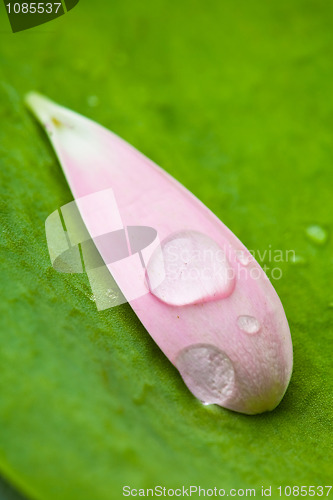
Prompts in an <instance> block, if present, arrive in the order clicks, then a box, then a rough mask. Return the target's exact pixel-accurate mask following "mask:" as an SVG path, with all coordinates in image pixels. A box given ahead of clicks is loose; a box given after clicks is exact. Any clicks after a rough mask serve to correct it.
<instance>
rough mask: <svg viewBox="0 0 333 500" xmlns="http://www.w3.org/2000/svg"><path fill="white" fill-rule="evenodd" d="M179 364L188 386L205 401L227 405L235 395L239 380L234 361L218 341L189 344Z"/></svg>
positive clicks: (179, 356) (206, 402)
mask: <svg viewBox="0 0 333 500" xmlns="http://www.w3.org/2000/svg"><path fill="white" fill-rule="evenodd" d="M175 365H176V367H177V369H178V370H179V372H180V374H181V376H182V378H183V380H184V382H185V384H186V385H187V387H188V388H189V389H190V391H191V392H192V393H193V394H194V395H195V396H196V397H197V398H198V399H200V400H201V401H203V403H204V404H206V405H209V404H219V405H223V404H224V403H225V402H226V401H227V399H228V398H229V397H230V396H231V395H232V392H233V388H234V381H235V373H234V368H233V365H232V362H231V360H230V358H229V357H228V356H227V355H226V353H225V352H223V351H221V350H220V349H218V348H217V347H215V346H214V345H210V344H196V345H192V346H189V347H186V348H185V349H183V350H182V351H181V352H180V353H179V355H178V357H177V359H176V362H175Z"/></svg>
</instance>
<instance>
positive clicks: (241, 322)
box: [237, 315, 261, 334]
mask: <svg viewBox="0 0 333 500" xmlns="http://www.w3.org/2000/svg"><path fill="white" fill-rule="evenodd" d="M237 325H238V327H239V328H240V329H241V330H242V331H243V332H245V333H250V334H252V333H257V332H259V330H260V328H261V325H260V323H259V321H258V320H257V318H255V317H254V316H246V315H244V316H238V318H237Z"/></svg>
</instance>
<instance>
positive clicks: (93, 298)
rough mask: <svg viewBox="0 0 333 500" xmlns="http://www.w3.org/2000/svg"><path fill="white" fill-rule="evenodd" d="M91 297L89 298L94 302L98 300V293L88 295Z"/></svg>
mask: <svg viewBox="0 0 333 500" xmlns="http://www.w3.org/2000/svg"><path fill="white" fill-rule="evenodd" d="M88 297H89V300H91V301H92V302H96V295H94V294H92V295H88Z"/></svg>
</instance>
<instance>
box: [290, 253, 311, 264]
mask: <svg viewBox="0 0 333 500" xmlns="http://www.w3.org/2000/svg"><path fill="white" fill-rule="evenodd" d="M290 262H291V264H296V265H302V264H306V263H307V260H306V258H305V257H303V256H302V255H296V254H294V255H292V256H291V258H290Z"/></svg>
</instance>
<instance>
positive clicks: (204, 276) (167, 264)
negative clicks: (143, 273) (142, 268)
mask: <svg viewBox="0 0 333 500" xmlns="http://www.w3.org/2000/svg"><path fill="white" fill-rule="evenodd" d="M234 274H235V273H234V272H233V268H232V267H231V266H230V263H229V261H228V259H227V257H226V255H225V253H224V251H223V250H222V248H221V247H220V246H219V245H218V244H217V243H215V241H214V240H212V239H211V238H209V237H208V236H206V235H204V234H202V233H199V232H196V231H183V232H180V233H176V234H174V235H171V236H170V237H169V238H167V239H165V240H164V241H162V243H161V246H160V247H159V248H158V249H157V250H156V251H155V252H154V253H153V255H152V257H151V259H150V261H149V262H148V265H147V278H148V280H147V281H148V285H149V289H150V291H151V293H152V294H153V295H155V297H157V298H158V299H159V300H161V301H163V302H165V303H167V304H170V305H174V306H182V305H188V304H196V303H199V302H200V303H202V302H207V301H210V300H217V299H221V298H224V297H227V296H229V295H230V294H231V293H232V291H233V289H234V286H235V276H234Z"/></svg>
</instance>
